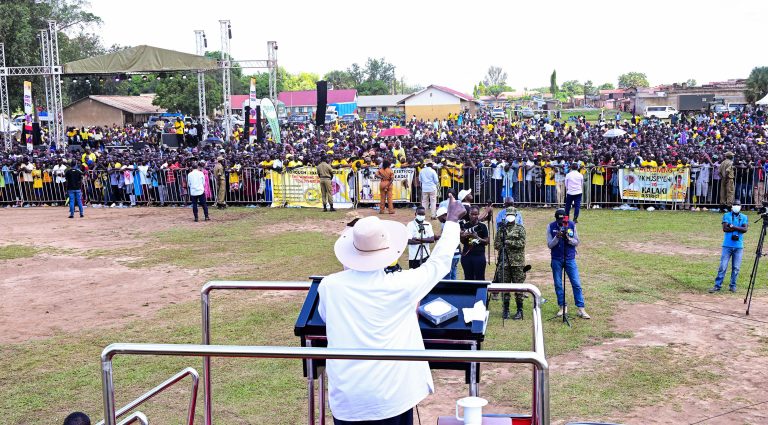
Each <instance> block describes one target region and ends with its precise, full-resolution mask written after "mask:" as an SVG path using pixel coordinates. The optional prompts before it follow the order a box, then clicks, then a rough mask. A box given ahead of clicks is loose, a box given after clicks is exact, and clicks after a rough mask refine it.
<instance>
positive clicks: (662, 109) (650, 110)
mask: <svg viewBox="0 0 768 425" xmlns="http://www.w3.org/2000/svg"><path fill="white" fill-rule="evenodd" d="M677 113H678V110H677V109H675V108H674V107H672V106H646V107H645V117H646V118H659V119H663V120H666V119H669V117H670V116H672V115H677Z"/></svg>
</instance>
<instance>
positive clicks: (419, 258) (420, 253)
mask: <svg viewBox="0 0 768 425" xmlns="http://www.w3.org/2000/svg"><path fill="white" fill-rule="evenodd" d="M425 231H426V229H424V224H419V240H422V239H424V233H425ZM426 252H427V247H425V246H424V243H423V242H422V243H420V244H419V248H418V249H417V250H416V256H415V257H414V259H415V260H416V261H418V262H419V266H421V265H422V264H423V263H424V255H425V254H426Z"/></svg>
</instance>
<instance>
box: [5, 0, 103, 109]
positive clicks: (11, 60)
mask: <svg viewBox="0 0 768 425" xmlns="http://www.w3.org/2000/svg"><path fill="white" fill-rule="evenodd" d="M55 3H57V5H56V7H52V6H51V4H50V3H49V2H37V1H35V2H33V1H2V2H0V40H2V41H3V43H5V54H6V66H25V65H38V64H40V42H39V40H38V39H37V36H38V34H39V30H41V29H47V28H48V22H47V21H48V20H49V19H53V20H55V21H57V22H58V24H59V29H60V31H59V34H58V39H59V48H60V49H59V50H60V53H59V58H60V60H61V63H62V64H63V63H66V62H70V61H73V60H77V59H82V58H84V57H87V56H90V55H93V54H101V53H103V50H104V49H103V47H102V46H101V41H100V39H99V38H98V36H95V35H93V34H87V33H86V30H87V29H89V28H90V27H92V26H96V25H98V24H100V23H101V19H100V18H99V17H98V16H96V15H93V14H92V13H89V12H87V11H86V8H87V6H88V2H87V1H85V0H60V1H58V2H55ZM24 80H29V81H32V84H33V96H34V97H35V98H36V99H38V100H37V104H38V105H41V104H43V103H44V100H42V101H41V99H44V91H43V90H42V87H43V79H42V77H9V78H8V96H9V101H10V106H11V110H16V109H20V108H21V106H22V104H23V84H22V82H23V81H24ZM65 97H67V96H66V92H65ZM66 102H67V99H65V103H66Z"/></svg>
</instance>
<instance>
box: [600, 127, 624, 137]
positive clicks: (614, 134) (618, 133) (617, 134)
mask: <svg viewBox="0 0 768 425" xmlns="http://www.w3.org/2000/svg"><path fill="white" fill-rule="evenodd" d="M625 134H627V132H626V131H624V130H622V129H620V128H612V129H610V130H608V131H606V132H605V133H603V137H621V136H623V135H625Z"/></svg>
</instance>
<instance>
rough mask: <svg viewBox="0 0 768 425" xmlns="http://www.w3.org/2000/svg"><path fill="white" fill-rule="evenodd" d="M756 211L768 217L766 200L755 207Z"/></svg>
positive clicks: (761, 215)
mask: <svg viewBox="0 0 768 425" xmlns="http://www.w3.org/2000/svg"><path fill="white" fill-rule="evenodd" d="M757 213H758V214H759V215H760V217H763V218H766V217H768V201H763V206H762V207H760V208H758V209H757Z"/></svg>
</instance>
